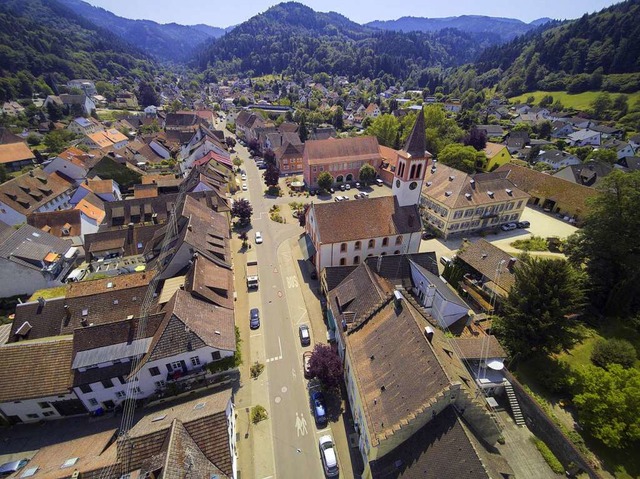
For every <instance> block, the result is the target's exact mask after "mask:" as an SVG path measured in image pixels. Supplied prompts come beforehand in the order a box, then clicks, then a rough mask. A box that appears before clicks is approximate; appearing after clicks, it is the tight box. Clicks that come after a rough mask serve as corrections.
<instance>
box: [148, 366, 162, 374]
mask: <svg viewBox="0 0 640 479" xmlns="http://www.w3.org/2000/svg"><path fill="white" fill-rule="evenodd" d="M149 374H151V375H152V376H160V368H157V367H156V366H154V367H152V368H149Z"/></svg>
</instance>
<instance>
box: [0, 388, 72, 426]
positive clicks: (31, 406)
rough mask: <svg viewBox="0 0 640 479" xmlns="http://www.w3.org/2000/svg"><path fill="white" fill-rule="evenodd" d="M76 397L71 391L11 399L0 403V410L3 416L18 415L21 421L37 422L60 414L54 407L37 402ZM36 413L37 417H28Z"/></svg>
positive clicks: (54, 417) (59, 416) (65, 399)
mask: <svg viewBox="0 0 640 479" xmlns="http://www.w3.org/2000/svg"><path fill="white" fill-rule="evenodd" d="M71 399H76V395H75V394H73V393H68V394H63V395H60V396H45V397H42V398H37V399H25V400H23V401H12V402H5V403H2V404H0V410H2V413H3V414H4V415H5V416H7V417H8V416H18V417H19V418H20V420H21V421H23V422H37V421H42V420H43V419H57V418H61V417H62V416H61V415H60V414H59V413H58V411H57V410H56V409H55V408H54V407H46V408H43V407H41V406H40V404H39V403H45V402H48V403H53V402H57V401H67V400H71ZM29 415H32V416H33V415H36V416H37V417H29Z"/></svg>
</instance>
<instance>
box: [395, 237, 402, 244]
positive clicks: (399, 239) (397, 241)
mask: <svg viewBox="0 0 640 479" xmlns="http://www.w3.org/2000/svg"><path fill="white" fill-rule="evenodd" d="M396 244H402V236H396Z"/></svg>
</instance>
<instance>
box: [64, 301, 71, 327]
mask: <svg viewBox="0 0 640 479" xmlns="http://www.w3.org/2000/svg"><path fill="white" fill-rule="evenodd" d="M69 321H71V311H69V305H68V304H65V305H64V325H65V326H68V325H69Z"/></svg>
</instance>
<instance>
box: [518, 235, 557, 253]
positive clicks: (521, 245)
mask: <svg viewBox="0 0 640 479" xmlns="http://www.w3.org/2000/svg"><path fill="white" fill-rule="evenodd" d="M511 246H513V247H514V248H517V249H521V250H523V251H548V250H549V243H548V242H547V240H546V239H544V238H542V237H540V236H532V237H531V238H527V239H520V240H516V241H514V242H512V243H511Z"/></svg>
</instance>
